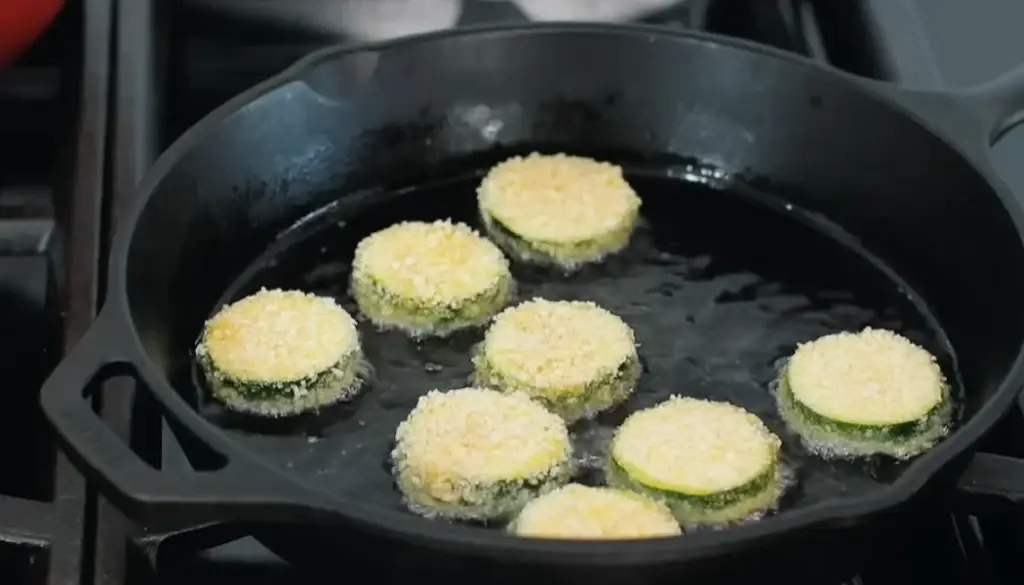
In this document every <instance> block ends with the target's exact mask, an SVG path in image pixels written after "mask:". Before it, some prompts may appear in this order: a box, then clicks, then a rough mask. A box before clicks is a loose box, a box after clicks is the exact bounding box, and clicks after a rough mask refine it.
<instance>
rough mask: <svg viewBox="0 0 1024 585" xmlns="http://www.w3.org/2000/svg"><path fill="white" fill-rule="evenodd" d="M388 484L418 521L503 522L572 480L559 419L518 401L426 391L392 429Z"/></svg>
mask: <svg viewBox="0 0 1024 585" xmlns="http://www.w3.org/2000/svg"><path fill="white" fill-rule="evenodd" d="M392 461H393V463H394V475H395V481H396V483H397V484H398V488H399V490H400V491H401V492H402V494H403V496H404V499H405V503H406V505H407V506H408V508H409V509H410V510H411V511H413V512H415V513H417V514H421V515H423V516H427V517H442V518H450V519H461V520H479V521H486V520H504V519H507V518H509V517H511V516H513V515H515V514H516V513H518V512H519V510H521V509H522V507H523V506H524V505H526V503H527V502H529V501H530V500H532V499H533V498H535V497H537V496H538V495H541V494H544V493H547V492H548V491H551V490H552V489H554V488H556V487H559V486H561V485H564V484H565V483H566V482H567V481H569V478H570V476H571V475H572V445H571V443H570V441H569V431H568V430H567V429H566V427H565V423H564V422H562V419H560V418H558V417H557V416H556V415H554V414H552V413H550V412H548V411H547V410H546V409H545V408H544V407H543V406H541V405H540V404H538V403H537V402H534V401H533V400H531V399H530V398H529V397H528V396H526V395H525V394H521V393H517V394H502V393H500V392H496V391H494V390H488V389H483V388H462V389H459V390H451V391H448V392H440V391H437V390H434V391H431V392H429V393H428V394H426V395H424V396H422V397H420V399H419V402H418V403H417V404H416V408H414V409H413V410H412V412H411V413H409V416H408V417H407V418H406V419H405V421H404V422H402V423H401V424H400V425H399V427H398V432H397V433H396V435H395V448H394V451H393V452H392Z"/></svg>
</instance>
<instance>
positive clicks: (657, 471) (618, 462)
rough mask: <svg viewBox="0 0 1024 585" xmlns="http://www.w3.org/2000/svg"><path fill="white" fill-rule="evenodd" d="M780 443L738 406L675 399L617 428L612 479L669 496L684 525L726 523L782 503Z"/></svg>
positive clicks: (618, 484)
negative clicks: (779, 501)
mask: <svg viewBox="0 0 1024 585" xmlns="http://www.w3.org/2000/svg"><path fill="white" fill-rule="evenodd" d="M781 445H782V442H781V441H780V440H779V438H778V437H777V436H775V435H774V434H773V433H772V432H771V431H769V430H768V428H767V427H766V426H765V425H764V423H763V422H761V420H760V419H759V418H757V417H756V416H754V415H753V414H751V413H749V412H747V411H745V410H743V409H742V408H740V407H738V406H734V405H732V404H729V403H727V402H713V401H709V400H701V399H697V398H681V397H676V396H673V397H672V398H669V399H668V400H667V401H665V402H662V403H661V404H659V405H657V406H654V407H651V408H648V409H645V410H641V411H638V412H635V413H633V414H632V415H630V417H629V418H627V419H626V421H625V422H624V423H622V426H621V427H619V429H618V430H617V431H616V432H615V435H614V437H613V438H612V443H611V449H610V453H609V455H610V456H609V463H608V483H609V485H612V486H615V487H619V488H623V489H629V490H633V491H636V492H639V493H643V494H647V495H649V496H651V497H654V498H655V499H659V500H661V501H663V502H664V503H665V504H666V505H667V506H668V507H669V509H671V510H672V512H673V514H675V516H676V519H678V520H679V522H680V523H681V524H682V525H683V526H696V525H721V524H728V523H731V522H735V521H739V520H744V519H746V518H749V517H751V516H754V515H757V514H759V513H762V512H764V511H766V510H768V509H771V508H773V507H774V506H775V505H776V504H777V502H778V500H779V498H780V497H781V495H782V473H781V469H780V465H779V449H780V447H781Z"/></svg>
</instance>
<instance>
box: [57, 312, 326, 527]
mask: <svg viewBox="0 0 1024 585" xmlns="http://www.w3.org/2000/svg"><path fill="white" fill-rule="evenodd" d="M118 322H119V321H118V317H117V315H116V313H115V311H110V310H107V311H103V312H101V314H100V316H99V317H98V318H97V320H96V322H95V323H94V324H93V326H92V327H91V328H90V329H89V331H87V332H86V334H85V335H84V336H83V337H82V339H81V341H79V343H78V344H77V345H76V346H75V348H74V349H73V350H72V351H71V352H70V354H69V355H67V356H66V357H65V359H64V360H63V361H62V362H61V364H60V365H59V366H58V367H57V369H56V370H55V371H54V372H53V373H52V374H51V375H50V377H49V378H48V379H47V380H46V382H45V383H44V384H43V387H42V390H41V395H40V399H41V405H42V409H43V412H44V413H45V415H46V417H47V419H48V420H49V421H50V424H51V426H52V427H53V429H54V430H55V431H56V437H57V440H58V444H59V445H60V447H61V448H62V449H63V450H64V451H65V452H66V453H67V455H68V457H69V458H70V459H71V460H72V462H73V463H74V464H75V465H76V466H77V467H78V468H79V469H80V470H81V471H82V472H83V474H84V475H85V476H86V478H87V479H89V480H90V481H92V482H94V483H95V484H96V485H97V486H98V487H99V489H100V491H101V493H103V494H104V496H106V497H107V498H109V499H110V500H111V502H112V503H113V504H114V505H115V506H118V507H119V508H120V509H121V510H122V511H124V512H125V514H126V515H128V516H129V517H131V518H133V519H136V520H140V521H142V522H144V523H146V524H147V525H148V526H150V527H152V526H158V527H161V528H163V527H166V526H179V525H186V524H193V525H194V524H202V523H207V522H217V521H226V520H232V519H236V518H241V517H244V518H246V519H265V520H287V519H295V518H296V517H302V516H303V515H304V514H303V513H302V512H303V511H309V510H311V509H312V508H310V507H309V506H308V505H307V503H306V502H303V500H302V499H301V498H300V497H299V496H298V494H294V490H293V489H290V488H289V484H288V483H287V482H284V481H281V480H279V479H277V478H276V474H275V473H274V472H273V471H272V470H269V469H266V468H263V467H261V466H260V465H259V464H258V463H255V462H252V461H249V460H242V459H239V458H238V457H233V458H227V457H225V461H226V464H225V465H224V466H223V467H221V468H220V469H218V470H216V471H201V472H200V471H196V472H178V473H170V472H163V471H160V470H158V469H155V468H153V467H152V466H150V465H149V464H148V463H146V462H145V461H143V460H142V459H140V458H139V457H138V456H137V455H136V454H135V453H134V452H133V451H132V450H131V448H130V447H129V446H128V445H127V444H126V443H125V442H124V441H123V440H122V439H121V438H119V437H118V436H117V435H116V434H114V432H113V431H112V430H111V429H110V428H109V427H108V426H107V425H106V424H105V423H104V422H103V421H102V420H101V419H100V417H99V416H98V415H97V414H96V413H95V412H94V411H93V409H92V405H91V400H89V397H88V393H87V389H88V388H91V387H96V385H98V384H100V383H102V382H103V381H104V380H107V379H110V378H113V377H117V376H125V375H127V376H131V377H133V378H135V380H136V381H138V382H139V383H140V384H142V385H145V384H146V381H145V380H144V376H142V375H140V372H139V370H138V368H137V367H136V366H135V365H134V364H133V360H132V357H133V356H131V355H129V353H130V352H126V351H124V350H123V349H119V345H127V344H118V343H117V340H118V339H123V338H124V331H125V330H126V329H125V328H123V327H119V325H118ZM119 336H120V337H119ZM188 430H189V431H192V432H193V433H195V434H199V435H202V432H201V430H197V429H188ZM292 494H294V497H289V496H290V495H292ZM308 504H309V505H315V503H314V502H308Z"/></svg>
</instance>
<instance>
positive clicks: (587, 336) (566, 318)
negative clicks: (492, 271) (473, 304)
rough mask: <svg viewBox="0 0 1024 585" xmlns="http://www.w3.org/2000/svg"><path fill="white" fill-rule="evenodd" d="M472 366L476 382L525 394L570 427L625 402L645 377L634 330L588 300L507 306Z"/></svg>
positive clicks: (478, 349) (534, 302) (477, 352)
mask: <svg viewBox="0 0 1024 585" xmlns="http://www.w3.org/2000/svg"><path fill="white" fill-rule="evenodd" d="M473 365H474V370H473V380H474V382H475V383H476V384H479V385H482V386H488V387H492V388H497V389H499V390H502V391H506V392H507V391H522V392H526V393H527V394H529V395H530V396H532V397H533V398H534V399H536V400H539V401H540V402H541V403H543V404H544V405H545V406H547V407H548V408H549V409H550V410H551V411H552V412H555V413H557V414H558V415H559V416H561V417H562V418H564V419H565V420H566V422H567V423H572V422H575V421H577V420H579V419H581V418H589V417H592V416H594V415H595V414H597V413H599V412H601V411H604V410H607V409H609V408H611V407H613V406H615V405H617V404H619V403H620V402H622V401H623V400H625V399H626V398H628V397H629V395H630V394H631V393H632V392H633V389H634V388H636V383H637V380H638V378H639V377H640V363H639V357H638V355H637V350H636V341H635V339H634V337H633V330H632V329H630V328H629V326H628V325H626V323H625V322H623V321H622V319H620V318H619V317H617V316H616V315H614V314H612V313H611V312H609V311H607V310H605V309H603V308H601V307H599V306H597V305H596V304H594V303H591V302H583V301H548V300H544V299H533V300H530V301H527V302H525V303H521V304H519V305H517V306H515V307H510V308H508V309H505V310H504V311H502V312H501V313H499V314H498V316H497V317H495V319H494V322H493V323H492V324H491V326H490V328H489V329H488V330H487V334H486V335H485V337H484V340H483V342H482V343H481V344H480V345H479V346H477V349H476V352H475V354H474V356H473Z"/></svg>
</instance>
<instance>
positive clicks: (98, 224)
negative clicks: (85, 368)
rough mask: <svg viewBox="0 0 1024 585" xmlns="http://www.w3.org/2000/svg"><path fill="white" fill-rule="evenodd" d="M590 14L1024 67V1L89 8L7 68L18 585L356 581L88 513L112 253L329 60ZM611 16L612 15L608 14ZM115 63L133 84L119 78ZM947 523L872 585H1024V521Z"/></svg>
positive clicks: (125, 411) (1, 263)
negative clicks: (287, 70)
mask: <svg viewBox="0 0 1024 585" xmlns="http://www.w3.org/2000/svg"><path fill="white" fill-rule="evenodd" d="M588 3H590V6H594V5H595V3H596V4H600V8H599V9H594V8H591V11H590V12H588V13H587V14H588V16H579V18H582V19H616V18H618V19H626V20H641V21H644V22H648V23H653V24H659V25H663V26H671V27H689V28H697V29H702V30H710V31H713V32H718V33H722V34H728V35H733V36H739V37H744V38H750V39H753V40H756V41H758V42H763V43H767V44H772V45H775V46H777V47H780V48H783V49H787V50H791V51H795V52H799V53H802V54H806V55H809V56H811V57H813V58H816V59H821V60H825V61H828V62H830V63H832V64H833V65H836V66H838V67H841V68H845V69H847V70H850V71H852V72H854V73H857V74H861V75H866V76H872V77H878V78H881V79H887V80H892V81H895V82H902V83H907V84H910V85H918V86H936V87H937V86H940V85H943V84H947V85H953V86H957V85H966V84H970V83H976V82H979V81H983V80H986V79H990V78H992V77H994V76H995V75H997V74H999V73H1001V72H1003V71H1005V70H1008V69H1010V68H1012V67H1013V66H1015V65H1018V64H1019V63H1021V62H1024V37H1020V35H1017V34H1016V31H1015V27H1014V26H1013V25H1014V23H1015V22H1019V21H1020V17H1022V16H1024V5H1020V3H1019V2H1014V0H986V1H985V2H979V3H972V6H971V7H970V8H967V7H965V6H964V3H963V2H958V1H957V0H851V1H850V2H845V3H836V2H822V1H818V2H812V1H810V0H806V1H804V0H763V1H759V2H750V1H749V0H685V1H678V0H633V1H627V0H616V1H614V2H608V1H604V0H572V1H570V0H565V1H564V2H559V3H557V6H555V4H556V3H553V2H544V1H540V0H517V1H509V0H461V1H460V0H374V2H365V0H335V1H332V2H325V1H324V0H261V1H260V2H252V1H243V0H181V1H180V2H177V3H167V2H159V1H158V0H82V2H81V7H80V8H76V9H74V10H72V11H69V12H68V14H67V15H66V16H65V21H66V22H62V23H61V24H62V25H63V27H64V28H60V27H58V28H55V29H54V31H51V34H50V35H48V38H47V39H45V40H44V41H43V42H42V43H40V45H39V46H38V47H36V48H35V49H34V50H33V52H32V53H31V54H30V55H28V56H26V58H25V59H24V60H23V61H22V62H20V63H19V66H18V67H16V68H14V69H12V70H9V71H5V72H0V141H3V140H6V141H8V142H9V143H10V141H12V140H18V144H17V147H16V148H10V146H11V144H8V146H9V149H10V150H11V151H12V152H15V153H16V156H13V157H10V158H7V159H0V295H3V296H4V297H6V298H8V299H9V302H10V303H12V305H13V306H16V307H18V310H16V311H15V312H14V313H15V314H16V315H17V316H18V318H17V319H13V320H12V321H10V322H8V323H7V324H6V325H7V327H6V328H5V330H4V331H3V333H2V334H3V335H8V336H9V337H10V339H9V341H12V340H14V339H17V340H19V344H18V347H19V348H21V349H20V350H19V351H21V352H22V353H20V354H18V355H17V357H16V358H14V359H6V360H5V361H0V373H3V374H6V379H7V380H14V381H15V383H14V384H12V386H16V387H17V388H19V389H23V390H19V392H18V393H17V394H16V396H15V398H14V399H11V400H10V401H9V402H8V403H6V404H5V408H4V409H0V434H3V437H2V438H4V439H6V440H5V441H0V456H2V457H3V458H4V459H3V461H5V462H7V463H8V467H7V468H6V470H7V471H6V473H5V478H6V479H5V478H0V576H3V577H4V583H8V582H9V583H12V584H20V583H32V584H38V583H42V582H48V583H74V582H76V580H77V582H80V583H82V584H86V583H88V584H95V585H149V584H154V583H164V584H178V583H190V584H193V585H194V584H199V583H214V582H221V581H224V580H238V581H243V580H244V581H245V582H247V583H249V584H253V585H259V584H264V583H266V584H271V583H273V584H277V583H293V582H298V581H299V580H300V579H301V580H302V581H303V582H310V583H320V582H328V580H329V581H330V582H336V581H337V580H338V578H337V577H335V576H333V575H332V576H325V575H322V574H316V573H313V574H308V573H304V572H303V571H302V570H301V569H300V568H297V567H291V566H289V565H288V564H287V563H285V562H284V561H282V560H281V559H279V558H277V557H276V556H275V555H273V554H272V553H270V552H269V551H268V550H266V549H265V548H264V547H262V546H261V545H260V544H259V543H258V542H256V541H255V540H254V539H252V538H251V537H248V536H247V532H248V530H247V528H246V527H245V526H242V525H223V526H218V527H213V528H211V529H206V530H184V531H183V532H182V533H181V534H177V535H166V534H155V535H153V534H150V535H147V534H145V533H143V532H141V531H140V529H139V528H138V527H137V526H135V525H134V524H132V523H131V522H128V521H126V520H125V519H124V518H123V517H121V515H120V514H119V513H118V512H117V511H116V510H115V509H114V508H113V507H111V506H110V505H108V504H107V503H106V502H105V501H103V500H102V499H99V501H97V502H92V503H89V502H87V499H86V491H85V488H84V485H83V483H82V481H81V478H79V477H78V476H77V474H75V473H74V472H73V471H72V470H71V468H70V466H69V465H68V464H67V462H66V461H65V460H63V458H62V457H61V456H59V455H56V454H55V451H54V448H53V444H52V442H51V441H50V440H49V439H48V435H47V433H46V430H45V426H44V425H43V423H42V421H41V420H40V418H39V416H38V414H37V409H36V408H35V401H36V394H35V393H34V392H33V391H32V389H33V388H37V387H38V385H39V383H40V381H41V380H42V379H43V377H45V375H46V373H47V372H48V371H49V369H50V368H52V367H53V365H54V364H55V363H56V361H57V359H58V358H59V356H60V353H61V349H62V348H64V347H67V346H68V345H69V344H71V343H73V341H74V339H76V338H77V337H78V336H79V335H80V334H81V332H82V331H83V330H84V328H85V327H86V326H87V324H88V320H89V319H90V318H91V314H92V311H93V310H94V309H95V303H96V299H97V298H98V296H99V294H100V293H99V290H98V283H99V282H100V280H99V277H100V276H101V275H102V259H101V258H102V257H101V255H100V250H101V248H103V247H105V245H106V243H107V242H108V239H109V234H110V232H111V231H112V230H113V229H114V228H116V226H117V224H118V219H119V217H121V215H122V214H123V213H124V211H125V209H126V208H127V207H128V206H129V205H130V201H131V191H132V188H133V186H134V185H135V183H136V182H137V181H138V180H139V179H140V178H141V176H142V174H143V173H144V172H145V170H146V168H147V167H148V166H149V164H150V163H151V162H152V160H153V159H154V158H155V156H156V155H157V154H158V153H159V152H160V151H161V150H162V149H163V148H165V147H166V146H167V145H168V144H169V143H170V142H171V141H172V140H173V139H174V138H175V137H176V136H177V135H178V134H180V132H181V131H183V130H184V129H185V128H187V127H188V126H189V125H191V124H192V123H194V122H195V121H196V120H198V119H199V118H200V117H201V116H203V115H204V114H205V113H207V112H209V111H210V110H211V109H213V108H214V107H216V106H217V105H219V104H220V103H222V102H223V101H224V100H226V99H228V98H229V97H231V96H233V95H234V94H236V93H238V92H240V91H242V90H244V89H245V88H247V87H249V86H251V85H253V84H254V83H257V82H258V81H260V80H262V79H264V78H266V77H268V76H269V75H272V74H273V73H275V72H277V71H279V70H280V69H282V68H284V67H286V66H287V65H288V64H290V63H291V62H293V61H294V60H295V59H297V58H298V57H300V56H302V55H303V54H305V53H307V52H308V51H310V50H313V49H315V48H318V47H320V46H323V45H326V44H330V43H335V42H358V41H361V40H372V39H377V38H382V37H386V36H393V35H397V34H407V33H410V32H419V31H420V30H421V29H423V28H447V27H451V26H467V25H473V24H485V23H497V22H525V21H528V20H529V19H530V18H531V17H532V18H533V19H537V20H543V19H546V18H559V19H562V18H570V19H573V18H577V15H576V14H574V13H566V12H564V11H565V10H572V8H573V6H577V5H581V4H588ZM73 4H74V3H73ZM115 4H116V8H117V10H116V12H115V10H114V5H115ZM627 4H628V5H629V6H628V7H627V6H626V5H627ZM76 5H77V4H76ZM328 5H329V10H327V11H326V12H325V9H324V7H325V6H328ZM555 8H557V9H558V11H555ZM594 10H598V12H600V11H607V12H602V16H601V17H600V18H595V17H594V16H593V15H594V14H595V12H593V11H594ZM624 11H625V12H630V11H631V12H630V13H629V14H626V13H625V12H624ZM85 14H90V15H91V18H84V15H85ZM580 14H582V13H580ZM282 23H285V24H282ZM388 23H390V24H388ZM86 28H88V29H89V32H87V33H84V34H83V32H82V31H83V30H84V29H86ZM69 29H74V30H75V31H77V32H73V31H71V30H69ZM111 37H112V41H113V42H112V44H111V43H110V42H106V43H105V40H106V39H109V38H111ZM69 47H70V48H71V49H72V51H71V52H72V53H75V55H77V57H76V56H75V55H69ZM109 58H113V62H112V66H113V67H114V68H115V70H116V75H111V74H110V72H109V71H107V70H106V64H107V62H108V61H107V60H108V59H109ZM108 91H109V94H110V95H109V99H110V105H111V109H110V110H109V111H110V112H111V113H112V114H113V115H111V116H110V119H109V123H108V120H107V117H106V112H107V111H108V110H107V105H106V104H107V99H108V95H107V92H108ZM106 140H109V150H108V149H107V143H106V142H105V141H106ZM1021 153H1024V132H1015V133H1011V135H1010V136H1008V137H1007V138H1006V139H1005V140H1004V141H1003V142H1002V143H1001V144H1000V145H999V146H998V147H997V149H996V153H995V157H994V161H995V164H996V166H997V168H998V170H999V171H1000V172H1001V173H1002V174H1003V177H1004V178H1005V179H1006V180H1007V182H1008V183H1009V184H1010V186H1011V187H1013V188H1015V189H1016V191H1017V192H1018V193H1021V194H1024V170H1022V167H1020V165H1018V164H1015V162H1016V161H1017V159H1019V157H1020V155H1021ZM104 157H107V162H104ZM26 340H28V342H26ZM101 402H102V404H99V405H98V408H99V410H100V412H101V413H102V415H103V416H104V418H105V419H106V420H107V421H108V423H109V424H110V425H111V426H112V427H113V428H114V429H115V430H116V431H118V432H119V433H121V434H122V435H123V436H124V437H125V438H126V440H128V441H129V442H130V443H131V444H132V445H133V446H134V447H136V449H137V450H138V451H139V452H141V453H144V454H146V455H147V456H148V457H149V458H151V460H157V461H159V462H161V463H162V465H164V466H165V467H167V466H171V467H173V466H174V465H177V464H180V462H181V461H183V456H182V454H181V450H180V448H178V447H177V446H176V444H175V440H174V437H173V435H172V434H171V433H170V432H169V431H168V430H167V428H166V426H165V425H161V421H160V420H159V418H158V416H157V415H155V414H154V412H153V411H152V408H151V405H149V404H147V402H146V401H145V400H144V399H143V398H142V397H135V398H133V392H132V387H131V385H130V383H127V382H121V383H118V384H111V385H109V387H108V388H106V389H105V391H104V392H103V397H102V399H101ZM29 413H32V416H29ZM986 449H988V450H990V451H994V452H999V453H1002V454H1006V455H1012V456H1016V457H1024V414H1022V413H1021V412H1019V411H1018V412H1014V413H1013V415H1012V416H1011V417H1010V418H1009V419H1008V420H1007V421H1006V422H1005V423H1004V424H1003V425H1002V426H1001V427H1000V428H999V429H998V430H997V432H996V433H994V434H993V436H992V437H991V438H990V439H989V441H988V443H987V445H986ZM7 510H10V512H8V513H6V514H5V511H7ZM5 519H10V522H5ZM928 522H929V524H928V525H927V526H922V527H921V531H920V538H917V539H914V541H913V542H909V543H908V549H907V550H906V551H904V552H902V553H901V554H899V555H895V556H890V557H888V558H886V559H884V562H879V563H876V564H873V565H871V566H867V567H865V569H864V572H863V574H862V575H861V577H859V578H858V579H857V580H856V581H855V582H856V583H859V584H862V585H887V584H889V583H901V584H905V583H907V582H912V583H929V584H932V585H945V584H948V585H963V584H968V583H970V584H979V585H981V584H993V585H994V584H1008V583H1019V582H1021V581H1022V579H1024V555H1022V554H1020V553H1021V551H1024V511H1022V513H1021V514H1020V515H1018V516H1016V517H1008V518H998V519H992V518H986V519H984V520H980V519H976V518H971V517H966V516H959V515H955V514H953V513H951V512H949V511H947V510H940V509H937V510H936V511H935V513H934V514H933V515H932V516H931V517H930V518H929V520H928ZM86 523H87V524H88V526H87V527H85V524H86ZM83 527H84V529H83ZM224 543H226V544H224ZM79 571H81V573H80V574H79ZM72 575H73V577H72ZM8 576H11V579H10V580H8ZM79 576H80V577H81V578H80V580H78V577H79Z"/></svg>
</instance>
